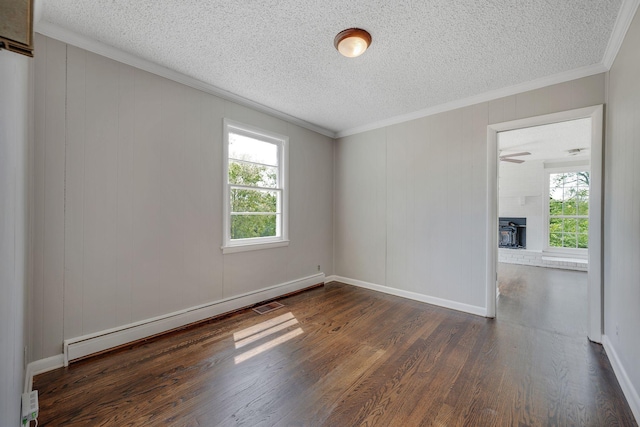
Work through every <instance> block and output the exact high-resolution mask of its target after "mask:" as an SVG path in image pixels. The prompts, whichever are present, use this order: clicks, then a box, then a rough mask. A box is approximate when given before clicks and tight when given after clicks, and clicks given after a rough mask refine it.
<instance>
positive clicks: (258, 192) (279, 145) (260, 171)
mask: <svg viewBox="0 0 640 427" xmlns="http://www.w3.org/2000/svg"><path fill="white" fill-rule="evenodd" d="M287 143H288V138H287V137H285V136H281V135H277V134H274V133H271V132H266V131H263V130H261V129H257V128H254V127H252V126H247V125H244V124H241V123H237V122H234V121H231V120H227V119H225V120H224V162H225V165H224V166H225V167H224V168H223V169H224V178H223V179H224V183H225V185H224V206H225V220H224V239H225V241H224V245H223V247H222V249H223V252H224V253H229V252H238V251H245V250H254V249H263V248H269V247H276V246H284V245H287V244H288V240H287V239H288V236H287V185H286V184H287V180H286V172H287V170H286V167H287V145H288V144H287Z"/></svg>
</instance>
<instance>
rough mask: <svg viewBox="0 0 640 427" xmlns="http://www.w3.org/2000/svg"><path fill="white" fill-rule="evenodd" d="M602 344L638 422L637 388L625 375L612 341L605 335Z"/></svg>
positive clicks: (639, 404)
mask: <svg viewBox="0 0 640 427" xmlns="http://www.w3.org/2000/svg"><path fill="white" fill-rule="evenodd" d="M602 345H603V346H604V351H605V352H606V353H607V356H608V357H609V362H611V367H612V368H613V372H615V374H616V378H617V379H618V383H619V384H620V388H622V392H623V393H624V397H626V398H627V403H629V407H630V408H631V412H633V416H634V417H636V421H638V422H640V395H638V390H636V388H635V387H634V386H633V383H632V382H631V379H630V378H629V375H627V371H626V370H625V369H624V366H623V365H622V363H621V362H620V358H619V357H618V353H617V352H616V349H615V347H614V346H613V343H612V342H611V340H609V337H608V336H607V335H603V336H602Z"/></svg>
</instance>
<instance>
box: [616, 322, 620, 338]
mask: <svg viewBox="0 0 640 427" xmlns="http://www.w3.org/2000/svg"><path fill="white" fill-rule="evenodd" d="M616 337H618V338H620V326H618V325H616Z"/></svg>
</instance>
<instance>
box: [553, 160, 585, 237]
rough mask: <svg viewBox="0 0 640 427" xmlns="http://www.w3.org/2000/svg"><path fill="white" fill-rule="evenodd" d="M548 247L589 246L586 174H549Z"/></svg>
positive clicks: (577, 172) (576, 172)
mask: <svg viewBox="0 0 640 427" xmlns="http://www.w3.org/2000/svg"><path fill="white" fill-rule="evenodd" d="M548 176H549V185H548V189H549V197H548V201H549V205H548V210H547V213H548V223H547V225H548V230H549V233H548V236H549V238H548V241H547V243H548V247H549V248H550V249H552V248H566V249H587V248H588V246H589V172H588V171H584V170H583V171H575V172H560V173H549V175H548Z"/></svg>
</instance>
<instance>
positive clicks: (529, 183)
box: [498, 160, 544, 251]
mask: <svg viewBox="0 0 640 427" xmlns="http://www.w3.org/2000/svg"><path fill="white" fill-rule="evenodd" d="M499 163H500V164H499V177H500V178H499V180H498V186H499V188H500V192H499V201H498V212H499V213H498V215H499V216H503V217H518V218H527V250H530V251H541V250H542V241H543V240H544V239H543V237H544V230H543V227H542V224H543V221H542V212H543V206H542V200H543V199H542V197H543V194H544V162H543V161H542V160H533V161H525V162H524V163H519V164H515V163H508V162H499Z"/></svg>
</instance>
